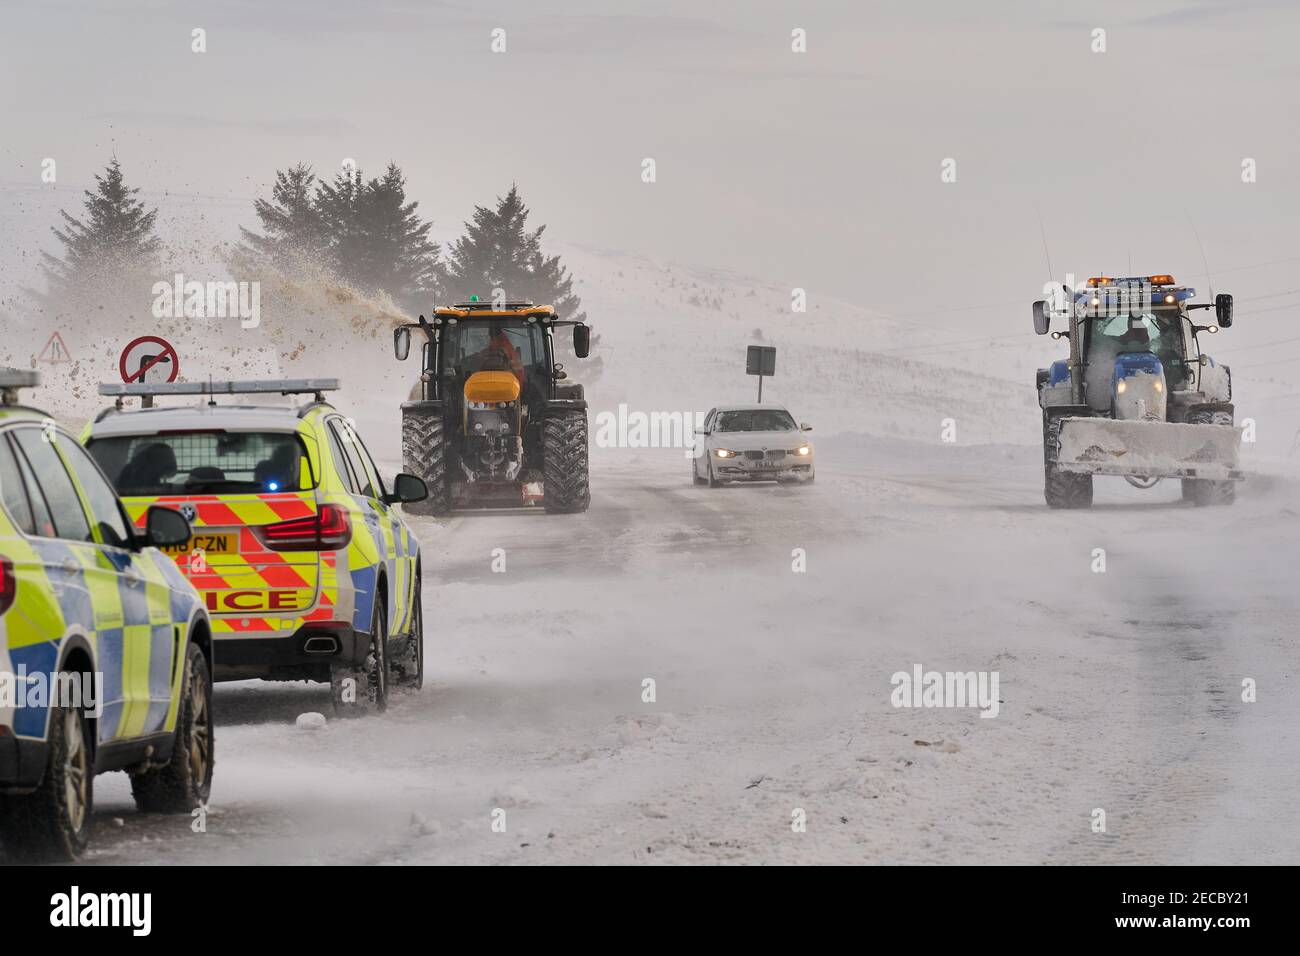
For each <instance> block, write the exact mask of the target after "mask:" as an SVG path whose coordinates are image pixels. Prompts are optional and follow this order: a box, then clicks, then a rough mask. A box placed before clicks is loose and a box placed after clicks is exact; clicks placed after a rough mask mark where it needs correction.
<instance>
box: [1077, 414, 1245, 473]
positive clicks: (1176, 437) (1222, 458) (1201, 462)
mask: <svg viewBox="0 0 1300 956" xmlns="http://www.w3.org/2000/svg"><path fill="white" fill-rule="evenodd" d="M1240 450H1241V429H1240V428H1237V427H1235V426H1233V425H1187V424H1181V423H1175V422H1158V421H1122V420H1116V419H1113V418H1066V419H1063V420H1062V422H1061V430H1060V447H1059V449H1058V451H1057V456H1056V466H1057V468H1059V469H1060V470H1061V471H1070V472H1077V473H1079V474H1087V475H1136V476H1141V477H1146V478H1200V479H1208V480H1214V481H1236V480H1240V479H1241V478H1242V477H1243V475H1242V472H1241V470H1240V468H1239V459H1240Z"/></svg>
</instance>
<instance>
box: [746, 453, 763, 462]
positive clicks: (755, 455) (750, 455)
mask: <svg viewBox="0 0 1300 956" xmlns="http://www.w3.org/2000/svg"><path fill="white" fill-rule="evenodd" d="M745 457H746V458H748V459H749V460H750V461H762V460H763V453H762V452H761V451H747V452H745Z"/></svg>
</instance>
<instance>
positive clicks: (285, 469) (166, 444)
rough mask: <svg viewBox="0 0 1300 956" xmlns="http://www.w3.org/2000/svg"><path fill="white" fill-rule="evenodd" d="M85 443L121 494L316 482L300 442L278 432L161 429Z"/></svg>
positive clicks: (281, 487) (301, 487) (249, 489)
mask: <svg viewBox="0 0 1300 956" xmlns="http://www.w3.org/2000/svg"><path fill="white" fill-rule="evenodd" d="M86 447H87V449H89V451H90V453H91V454H92V455H94V456H95V460H96V461H98V462H99V465H100V467H101V468H103V469H104V473H105V474H106V475H108V478H109V480H110V481H111V482H112V483H113V486H114V487H115V488H117V493H118V494H119V495H122V496H124V497H130V496H132V495H143V496H153V495H196V494H240V493H242V494H267V493H269V492H278V491H306V490H309V489H311V488H313V487H315V480H314V478H313V477H312V472H311V466H310V464H309V463H308V459H307V454H306V451H305V450H304V449H303V445H302V442H301V441H300V440H299V439H298V436H297V435H293V434H287V433H283V432H225V431H193V432H188V431H187V432H162V433H157V434H152V435H123V436H113V437H109V438H98V439H92V440H91V441H90V442H88V443H87V445H86Z"/></svg>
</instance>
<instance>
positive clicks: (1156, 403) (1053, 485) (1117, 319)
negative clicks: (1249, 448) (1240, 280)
mask: <svg viewBox="0 0 1300 956" xmlns="http://www.w3.org/2000/svg"><path fill="white" fill-rule="evenodd" d="M1047 291H1048V293H1049V295H1050V298H1049V299H1043V300H1039V301H1037V302H1035V303H1034V331H1035V332H1037V333H1038V334H1039V335H1046V334H1048V332H1049V330H1050V324H1051V322H1052V320H1053V319H1058V320H1063V321H1064V324H1065V328H1063V329H1060V330H1058V331H1055V332H1052V333H1051V335H1052V338H1053V339H1066V340H1067V341H1068V342H1069V346H1070V354H1069V358H1066V359H1060V360H1058V361H1056V362H1053V363H1052V364H1051V366H1050V367H1048V368H1045V369H1039V370H1038V376H1037V386H1038V403H1039V405H1040V406H1041V407H1042V409H1043V471H1044V483H1043V492H1044V497H1045V498H1046V499H1047V504H1048V505H1049V506H1050V507H1052V508H1087V507H1090V506H1091V505H1092V480H1093V478H1094V477H1095V476H1097V475H1117V476H1120V477H1123V478H1125V479H1126V480H1127V481H1128V482H1129V483H1130V484H1132V485H1134V486H1136V487H1139V488H1149V487H1151V486H1153V485H1155V484H1156V483H1157V482H1159V481H1160V479H1162V478H1177V479H1180V480H1181V482H1182V493H1183V498H1185V499H1189V500H1191V501H1192V502H1193V503H1195V504H1196V505H1226V504H1231V503H1232V501H1233V500H1234V498H1235V497H1236V488H1237V484H1236V483H1237V482H1238V481H1239V480H1240V479H1241V477H1242V474H1241V471H1240V469H1239V467H1238V459H1239V453H1240V444H1241V436H1240V432H1239V430H1238V429H1237V428H1236V427H1235V425H1234V424H1233V405H1232V375H1231V373H1230V371H1229V369H1228V367H1227V366H1226V365H1219V364H1217V363H1216V362H1215V361H1214V360H1213V359H1212V358H1210V356H1209V355H1207V354H1206V353H1204V352H1202V351H1201V346H1200V339H1199V338H1198V336H1199V335H1200V334H1201V333H1206V334H1212V333H1217V332H1218V331H1219V329H1220V328H1224V329H1226V328H1228V327H1230V326H1231V325H1232V296H1230V295H1228V294H1227V293H1221V294H1219V295H1217V296H1215V297H1214V302H1213V303H1212V304H1211V303H1205V304H1191V303H1190V302H1189V300H1190V299H1192V298H1193V297H1194V296H1195V295H1196V290H1195V289H1191V288H1188V287H1186V286H1180V285H1178V284H1177V283H1176V282H1175V281H1174V278H1173V276H1170V275H1154V276H1138V277H1129V278H1122V279H1114V278H1110V277H1108V276H1095V277H1093V278H1091V279H1089V280H1088V282H1087V285H1086V287H1084V288H1083V289H1081V290H1078V291H1076V290H1073V289H1070V288H1069V287H1068V286H1064V285H1062V286H1053V287H1050V288H1049V289H1048V290H1047ZM1211 308H1212V309H1214V314H1215V322H1214V323H1213V324H1209V325H1197V324H1196V323H1195V322H1193V321H1192V315H1191V314H1192V312H1193V311H1194V310H1197V309H1211Z"/></svg>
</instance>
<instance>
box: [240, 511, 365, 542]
mask: <svg viewBox="0 0 1300 956" xmlns="http://www.w3.org/2000/svg"><path fill="white" fill-rule="evenodd" d="M253 533H254V534H256V535H257V538H258V540H259V541H261V542H262V544H264V545H265V546H266V547H267V548H269V549H270V550H272V551H336V550H338V549H339V548H346V547H347V545H348V542H349V541H351V540H352V519H351V518H350V517H348V513H347V512H346V511H344V510H343V509H342V508H340V507H339V506H338V505H321V508H320V510H319V511H317V512H316V513H315V514H314V515H311V516H310V517H307V518H293V519H291V520H289V521H280V522H277V523H276V524H264V525H261V526H259V527H256V528H254V529H253Z"/></svg>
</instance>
